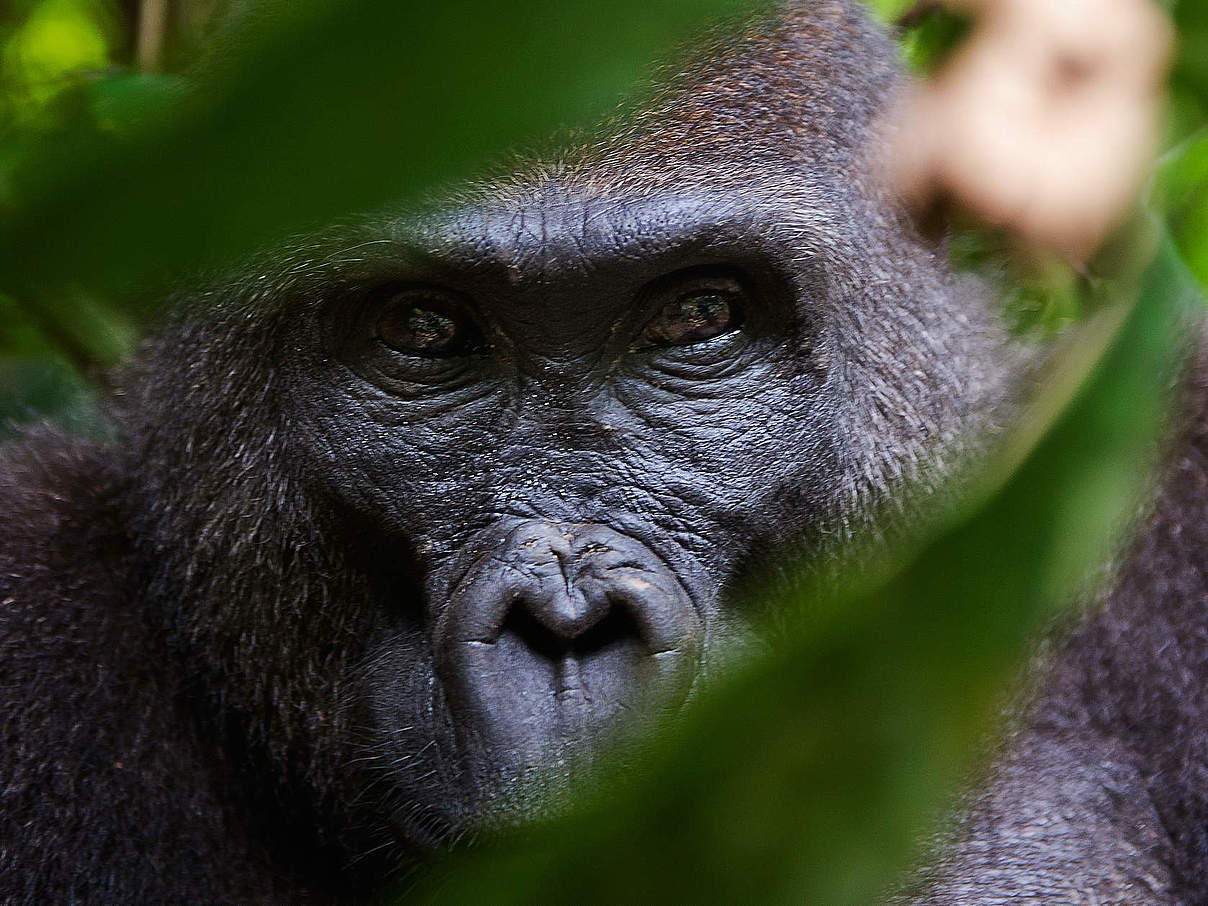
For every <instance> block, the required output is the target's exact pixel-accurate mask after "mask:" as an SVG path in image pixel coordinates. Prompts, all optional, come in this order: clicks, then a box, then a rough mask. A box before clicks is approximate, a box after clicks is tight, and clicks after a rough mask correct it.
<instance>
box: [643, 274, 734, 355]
mask: <svg viewBox="0 0 1208 906" xmlns="http://www.w3.org/2000/svg"><path fill="white" fill-rule="evenodd" d="M742 296H743V291H742V287H741V286H739V285H738V283H737V282H736V281H733V280H719V281H716V284H715V285H709V286H700V287H696V288H693V289H690V290H688V291H687V292H683V293H681V294H680V295H678V296H677V297H676V298H675V299H673V300H672V301H670V302H668V303H667V304H666V305H664V306H663V309H662V310H661V311H660V312H659V313H658V314H657V315H655V316H654V320H652V321H651V322H650V323H649V324H648V325H647V326H646V330H645V338H646V340H647V341H649V342H651V343H654V344H655V345H657V346H687V345H689V344H691V343H703V342H704V341H706V340H712V339H713V338H714V337H719V336H721V335H722V334H724V333H729V332H730V331H732V330H734V329H735V328H737V327H738V326H739V323H740V320H741V305H740V303H741V300H742Z"/></svg>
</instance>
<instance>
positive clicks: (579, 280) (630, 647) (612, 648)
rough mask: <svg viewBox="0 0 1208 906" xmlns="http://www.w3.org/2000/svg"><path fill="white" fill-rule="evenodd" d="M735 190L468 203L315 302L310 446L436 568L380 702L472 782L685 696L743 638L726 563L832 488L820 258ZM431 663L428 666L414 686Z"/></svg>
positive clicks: (490, 788)
mask: <svg viewBox="0 0 1208 906" xmlns="http://www.w3.org/2000/svg"><path fill="white" fill-rule="evenodd" d="M505 204H506V206H504V205H505ZM728 213H729V212H728V206H727V204H725V203H724V202H721V203H719V202H718V201H715V200H714V201H702V200H700V199H678V198H659V199H656V200H654V201H648V200H642V199H639V200H630V199H612V198H607V197H599V196H598V195H597V196H594V197H590V196H584V195H582V194H576V193H575V192H574V191H573V189H568V188H565V187H557V188H553V187H549V186H547V187H546V188H545V191H544V192H543V195H542V197H540V198H538V199H535V200H528V201H525V200H521V199H518V198H516V197H511V198H507V197H505V198H502V199H501V198H499V197H498V196H496V197H493V198H487V199H486V200H484V201H480V202H478V203H475V204H469V203H467V204H465V205H464V206H463V207H461V208H460V209H459V210H457V211H455V212H454V213H453V214H451V215H446V216H444V217H441V218H438V219H436V220H435V221H432V220H429V221H427V222H426V223H425V225H424V226H422V227H414V228H409V227H403V228H402V229H401V230H400V231H399V232H400V233H401V234H402V235H401V236H399V238H397V239H395V240H393V241H392V242H391V243H389V246H390V248H391V252H390V253H388V254H387V255H386V256H384V260H387V261H390V262H391V263H389V264H386V266H385V267H384V269H383V270H382V272H380V273H374V272H373V268H368V269H365V268H363V269H362V270H361V272H360V274H359V275H358V278H357V281H356V282H355V284H354V285H352V286H351V287H349V288H347V289H345V290H342V291H337V292H335V293H334V294H333V297H332V298H330V299H327V300H325V301H324V302H323V303H322V304H321V305H320V306H318V308H317V310H315V311H314V315H313V317H314V321H313V322H312V323H311V324H309V325H308V324H305V322H299V324H298V326H299V327H300V328H301V329H300V330H299V331H298V335H297V337H296V339H295V340H294V341H293V343H295V344H296V345H295V346H294V349H295V352H294V353H293V354H294V355H296V356H298V357H299V358H300V359H308V360H309V362H310V364H308V365H307V366H306V367H304V368H299V369H297V370H296V371H295V372H294V381H295V382H296V386H295V387H294V388H292V389H291V391H290V393H289V394H288V397H289V398H291V399H296V400H306V404H305V406H303V407H301V408H299V410H298V411H297V412H295V413H294V417H293V418H291V419H290V422H291V424H294V425H295V426H297V427H296V430H298V431H299V432H301V433H302V437H301V438H300V442H299V444H298V448H300V449H304V450H310V451H312V455H313V453H316V452H317V453H318V454H319V456H318V457H317V458H316V459H315V461H314V464H313V472H314V474H316V475H319V476H322V477H323V480H324V481H325V482H326V483H327V485H328V487H329V490H330V491H331V493H332V494H333V495H334V496H336V497H338V498H339V499H340V501H341V502H342V505H343V507H344V508H345V510H347V511H348V512H350V513H352V514H355V519H356V520H358V521H359V523H360V524H361V525H362V526H364V528H363V531H364V532H365V533H366V534H367V535H373V536H375V540H374V544H375V545H376V546H377V547H378V548H379V549H389V548H390V547H391V546H393V547H395V548H396V549H397V550H400V551H401V550H406V551H407V552H408V553H407V559H408V560H410V561H411V562H412V563H413V566H414V568H415V572H416V573H417V574H418V575H420V576H422V586H423V595H422V597H423V600H424V607H423V612H422V614H420V613H413V614H412V615H411V616H412V618H413V620H414V624H413V628H414V630H415V631H416V637H414V638H412V639H410V640H409V641H407V642H402V641H401V640H400V638H399V637H397V636H392V637H388V638H386V639H383V640H382V641H381V643H380V646H379V648H378V651H377V653H376V655H373V656H371V662H372V663H374V664H375V665H376V672H374V673H373V675H372V678H371V679H370V680H369V686H370V688H371V689H373V690H376V692H375V693H374V694H372V696H371V697H372V698H373V700H374V705H373V708H372V712H373V713H372V721H373V724H374V726H375V727H376V728H377V732H378V733H380V734H381V735H382V737H383V738H385V739H393V738H400V737H401V738H403V739H404V740H406V743H405V744H406V745H408V746H409V745H410V740H409V739H407V737H408V736H409V735H410V734H411V732H412V731H411V730H409V729H408V728H414V727H415V726H417V724H419V723H423V722H425V721H428V722H432V723H433V724H434V725H433V726H432V730H433V731H434V736H435V738H436V739H437V743H436V745H437V746H439V747H440V748H441V750H442V752H443V753H444V758H445V763H446V764H452V765H457V766H458V767H457V770H455V771H454V772H453V773H454V775H455V776H454V785H455V786H457V787H459V788H460V795H459V796H458V797H455V798H461V796H468V797H469V798H470V799H471V800H481V799H483V798H486V799H491V798H494V797H495V796H496V794H497V793H498V792H499V791H500V790H503V789H514V784H515V781H517V780H519V779H522V778H525V777H527V776H529V775H530V774H532V773H533V772H535V771H537V770H538V769H542V768H544V769H547V770H548V769H549V766H550V765H559V764H562V765H566V764H568V763H569V761H570V760H571V756H572V755H574V756H578V758H582V757H584V755H585V754H589V753H590V751H591V750H592V749H593V748H594V747H595V746H594V742H595V740H596V739H597V738H598V736H599V733H600V731H601V730H602V729H604V728H608V727H611V726H612V725H613V724H614V722H615V721H616V719H617V717H618V715H619V714H621V713H623V712H625V713H633V712H637V711H640V710H642V709H643V708H648V707H653V706H654V705H653V704H652V702H657V703H658V704H660V705H662V706H673V705H674V704H676V703H678V702H680V701H682V700H683V699H684V697H685V696H686V695H687V694H688V693H689V691H690V689H691V688H692V687H693V684H694V681H695V680H696V678H697V677H698V676H699V675H700V673H701V671H702V665H703V664H706V663H708V662H709V660H710V658H711V657H712V656H713V655H714V653H715V652H717V653H720V652H721V651H724V650H726V649H728V648H730V647H731V646H732V645H733V644H734V638H733V637H734V635H735V626H734V623H735V620H734V619H733V614H728V613H727V612H726V609H725V608H723V607H722V605H721V603H720V600H719V596H720V594H719V593H720V589H721V588H722V587H723V586H724V585H725V583H726V581H727V579H728V578H729V577H730V576H731V575H733V574H734V572H735V570H736V567H737V566H738V565H740V564H741V563H742V562H743V560H744V559H745V558H750V557H751V556H752V555H753V554H761V553H763V552H762V551H760V550H758V545H759V541H760V540H761V539H762V540H763V542H764V543H765V544H767V543H772V539H779V538H785V537H787V536H790V535H794V534H797V533H798V532H799V530H800V529H802V528H804V527H805V526H806V525H807V524H808V523H809V522H810V521H811V520H812V519H818V518H820V517H821V516H822V508H823V504H824V502H825V501H826V500H827V499H828V497H832V496H833V495H834V493H835V488H834V487H833V479H834V476H835V475H836V474H837V472H838V469H837V463H836V461H835V455H836V454H835V449H834V443H833V438H832V437H831V436H830V435H829V433H828V431H827V430H826V425H827V423H828V421H830V420H831V419H832V418H833V412H832V407H831V406H830V404H829V403H828V400H827V398H826V395H825V392H824V391H825V388H826V385H827V380H828V375H827V367H826V351H825V346H824V342H823V337H822V334H821V325H822V323H823V320H824V319H823V312H822V310H821V307H822V306H824V304H825V298H826V291H825V288H824V279H823V275H822V273H821V272H820V269H819V268H818V266H817V265H816V264H815V263H814V262H811V261H810V260H808V259H803V260H800V261H797V262H795V261H794V260H793V255H792V250H791V249H789V248H786V247H784V246H782V245H778V244H777V240H776V237H775V236H774V222H773V223H769V224H767V225H766V226H767V229H766V230H765V231H764V233H765V238H764V239H762V240H760V241H758V242H756V241H753V234H754V229H753V225H752V223H751V222H750V212H747V214H746V216H745V217H743V218H741V219H734V218H732V217H730V216H728ZM376 254H378V255H380V254H381V250H380V249H379V250H378V251H377V252H376ZM313 325H318V329H314V326H313ZM308 344H309V345H308ZM786 454H788V455H786ZM828 484H829V485H831V486H828ZM395 556H396V557H399V556H400V555H399V554H397V553H396V554H395ZM398 606H405V605H403V604H402V603H401V602H398ZM421 630H422V631H421ZM400 649H401V650H406V651H408V652H414V651H417V650H419V651H423V652H424V653H425V654H424V659H423V663H422V667H421V666H420V665H416V664H400V663H399V658H398V657H397V656H396V655H392V654H391V652H396V651H398V650H400ZM417 669H422V670H423V671H424V672H427V671H428V670H432V671H433V672H434V677H435V681H434V682H429V683H428V684H427V685H426V687H425V689H424V691H423V692H421V693H419V694H418V695H417V694H416V693H415V691H414V690H411V689H408V690H407V691H406V692H405V693H403V694H400V691H401V690H400V687H399V683H398V674H399V672H400V671H402V672H412V673H414V672H415V671H416V670H417ZM399 757H402V753H401V752H400V754H399ZM547 780H548V778H547ZM513 798H515V797H514V796H513ZM512 804H513V805H514V804H515V803H512ZM500 806H501V807H505V808H506V807H507V805H506V804H503V803H500Z"/></svg>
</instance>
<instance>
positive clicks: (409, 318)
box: [377, 294, 467, 356]
mask: <svg viewBox="0 0 1208 906" xmlns="http://www.w3.org/2000/svg"><path fill="white" fill-rule="evenodd" d="M466 333H467V330H466V328H465V326H464V322H463V321H462V320H461V319H459V318H458V317H457V316H456V314H455V313H453V312H450V311H448V310H446V306H445V305H444V304H443V303H442V302H441V301H440V300H438V299H427V298H419V299H416V298H414V297H413V296H412V295H411V294H403V295H401V296H398V297H396V298H395V299H393V300H392V302H391V304H389V305H388V306H387V308H386V311H385V312H384V313H383V315H382V317H381V319H380V320H379V321H378V325H377V334H378V337H379V338H380V339H381V341H382V342H383V343H385V344H386V345H387V346H389V347H390V348H391V349H394V350H397V351H399V352H407V353H411V354H413V355H428V356H446V355H455V354H457V353H459V352H461V351H463V348H464V347H465V346H466V345H467V343H466Z"/></svg>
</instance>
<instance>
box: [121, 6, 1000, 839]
mask: <svg viewBox="0 0 1208 906" xmlns="http://www.w3.org/2000/svg"><path fill="white" fill-rule="evenodd" d="M702 59H703V60H704V61H705V62H703V63H700V64H699V65H698V67H697V68H696V70H695V71H694V72H693V73H692V74H691V75H686V76H681V77H679V78H678V79H676V80H674V86H673V87H672V88H670V89H668V90H667V91H666V92H665V93H664V94H663V95H662V96H661V97H660V98H659V99H658V100H657V102H656V103H655V104H654V105H653V106H652V107H651V109H650V111H649V112H647V113H644V114H642V115H640V116H637V117H635V118H631V119H630V120H629V121H628V122H627V123H626V124H625V125H623V126H618V127H616V128H615V129H614V130H613V131H612V132H611V133H609V134H608V136H607V137H605V138H601V139H599V140H597V141H595V142H594V143H593V144H591V145H589V146H587V147H582V148H579V149H576V150H572V151H566V152H562V153H560V154H559V155H556V156H555V157H553V158H552V159H551V160H546V161H542V162H536V163H530V164H526V165H524V166H523V167H521V168H520V169H519V170H518V171H517V172H515V173H513V174H512V175H509V176H506V177H500V178H495V179H489V180H484V181H483V182H482V183H480V184H478V185H476V186H474V187H472V188H471V189H468V190H465V191H462V192H458V193H449V194H446V195H445V196H443V197H441V198H440V199H439V201H437V202H434V203H432V204H430V205H427V206H425V207H424V208H423V209H422V210H421V211H419V212H418V213H413V214H408V215H402V216H399V217H395V218H382V219H379V220H374V221H371V222H367V223H365V224H363V225H361V226H359V227H358V228H356V229H355V230H352V231H348V232H343V233H341V234H340V235H339V236H338V237H327V238H324V239H322V240H315V241H314V242H311V243H309V244H307V245H305V246H302V247H299V248H297V249H296V250H294V251H293V252H292V253H290V254H288V255H283V256H281V257H280V258H279V259H277V260H273V261H267V262H265V263H264V265H263V266H262V267H261V268H260V269H259V270H256V271H254V272H253V273H251V274H250V276H249V277H248V278H247V279H246V280H242V281H240V282H233V283H232V284H231V285H230V286H228V287H226V288H223V289H221V290H218V291H216V292H214V293H211V294H208V295H206V296H204V297H203V298H202V299H201V300H200V304H198V305H195V306H185V307H184V308H183V309H182V311H181V313H180V314H179V315H178V316H177V317H176V318H175V320H174V321H173V323H172V325H170V326H169V327H168V328H167V329H165V330H164V331H162V332H161V334H160V335H159V336H158V338H157V339H155V340H153V341H152V342H151V343H150V344H149V346H148V348H147V350H146V354H145V355H144V356H143V357H142V358H141V359H140V364H139V365H137V366H136V367H135V369H134V370H133V372H132V373H131V375H130V376H129V380H128V382H127V386H128V388H129V389H128V391H127V393H126V403H125V407H124V409H125V412H126V416H125V419H126V424H127V431H128V433H129V436H130V437H131V438H132V441H133V442H132V443H131V444H130V448H129V461H128V464H127V471H128V474H129V475H131V476H133V477H132V479H131V482H132V484H133V486H134V490H133V492H132V494H131V495H130V498H129V504H128V505H129V509H130V513H131V515H130V519H131V520H132V523H131V524H132V525H133V526H134V530H133V536H134V538H136V539H137V545H138V551H139V555H140V557H141V558H142V560H143V562H145V563H147V564H150V565H149V566H148V570H149V573H150V575H149V578H148V584H149V588H150V592H149V600H150V602H151V612H152V613H153V614H154V615H155V619H157V620H162V625H163V627H164V632H166V634H167V636H168V638H169V640H170V645H171V648H172V651H173V652H174V656H175V657H178V658H179V659H180V660H179V663H180V664H182V665H184V666H183V667H182V671H183V675H184V676H185V677H186V683H187V686H188V689H189V694H190V695H191V696H192V697H193V698H194V700H196V701H199V702H203V703H205V704H204V706H203V707H202V709H201V710H202V712H203V720H204V721H205V722H206V726H208V727H210V732H212V733H213V734H215V735H216V736H217V737H218V738H221V739H222V741H223V750H224V751H225V752H228V753H235V754H234V755H233V756H231V757H230V762H231V764H233V765H234V766H235V771H236V773H237V774H239V775H240V776H241V777H242V778H243V782H244V783H245V785H246V790H247V795H249V796H252V797H253V799H254V801H255V802H257V803H258V808H259V809H260V812H261V813H262V814H263V815H271V816H276V817H275V818H274V819H273V820H274V821H276V822H277V823H278V824H279V825H280V826H282V827H288V828H290V829H292V830H293V831H294V832H295V833H296V834H308V835H309V834H313V836H314V837H315V839H316V840H317V841H318V842H319V844H321V845H323V846H328V845H331V846H334V847H335V848H337V849H340V850H341V851H347V850H352V851H361V852H363V851H367V850H370V849H375V848H377V849H379V850H380V851H381V852H384V853H387V855H388V858H395V857H397V856H398V855H399V854H400V853H403V852H407V851H414V849H415V848H422V847H424V846H429V845H432V844H434V843H438V842H440V841H442V840H445V839H448V838H449V836H450V835H452V834H455V833H456V832H458V831H459V830H461V829H465V828H472V827H475V826H481V824H482V823H483V822H487V821H493V820H512V819H514V818H515V817H517V816H522V815H524V814H526V813H528V812H530V811H531V810H533V809H535V808H537V807H538V805H537V802H538V798H539V797H536V796H535V795H534V790H535V788H539V787H541V786H543V785H549V784H555V785H556V784H558V783H560V782H561V780H562V779H565V776H566V775H569V774H570V773H572V772H573V770H574V766H575V764H577V763H578V762H579V761H580V760H581V759H582V758H585V757H590V756H591V753H592V752H593V751H594V750H595V749H596V748H597V747H598V740H599V738H600V734H601V732H602V731H603V730H604V729H605V728H609V727H611V726H613V725H614V724H615V723H616V719H617V717H618V716H619V715H621V714H623V713H629V712H632V711H646V712H647V713H654V714H661V713H665V712H666V710H667V709H674V707H675V706H676V705H677V704H679V703H681V702H682V701H684V700H685V698H686V697H687V696H689V695H691V694H692V691H693V689H694V688H696V687H697V686H698V685H699V682H700V679H701V677H702V676H706V675H707V674H708V672H709V671H710V670H711V669H714V668H715V665H717V664H718V663H720V662H721V661H722V660H724V659H725V658H726V657H727V656H729V655H730V654H731V653H732V652H733V651H734V650H735V647H736V646H738V645H740V644H741V641H742V639H743V637H744V627H745V625H746V624H747V622H748V620H749V615H747V614H744V613H743V612H742V608H741V607H738V606H737V605H736V604H735V602H734V601H733V600H731V597H732V596H731V595H728V593H727V592H728V590H730V589H732V587H733V586H734V584H735V583H736V581H737V580H738V579H739V578H740V577H742V576H743V575H745V574H746V573H748V572H749V571H750V570H752V569H754V568H760V569H767V568H775V566H776V565H777V563H778V562H780V561H781V559H782V558H784V557H785V556H786V555H787V554H788V553H791V552H794V551H797V550H800V549H803V548H804V549H807V550H808V551H810V552H813V553H814V554H816V555H818V556H822V555H824V554H826V553H827V552H828V551H830V550H833V549H834V547H835V545H836V542H838V541H843V540H847V539H850V538H851V537H853V535H855V534H856V533H857V532H859V531H862V530H864V529H866V528H868V527H869V526H868V525H867V521H868V518H869V514H870V513H873V512H874V511H876V512H878V513H880V512H884V509H885V508H884V507H883V506H882V505H881V504H882V503H883V502H884V501H883V499H882V498H883V496H884V492H886V491H887V490H891V489H893V490H895V495H894V496H895V497H897V496H899V495H898V493H897V489H900V488H901V487H902V486H903V483H904V482H907V481H912V482H916V483H921V484H922V485H923V486H924V487H926V485H927V483H928V481H929V476H932V475H934V474H937V473H938V472H939V471H942V470H943V469H944V468H945V467H946V464H947V463H948V462H949V461H951V460H952V458H953V457H955V456H956V455H957V454H958V453H959V452H960V449H961V445H962V442H963V439H967V438H968V437H970V436H971V432H973V431H974V429H975V428H976V427H977V426H978V425H979V424H980V423H981V422H982V421H983V420H984V418H985V416H986V414H987V413H988V412H989V411H991V410H992V408H993V407H994V406H995V405H996V404H997V402H998V401H999V399H1000V398H1001V395H1002V387H1003V380H1002V377H1001V375H1002V373H1003V368H1002V367H1001V363H1002V361H1003V356H1002V348H1003V338H1002V335H1001V331H1000V328H999V326H998V325H997V323H996V322H995V320H994V318H993V316H992V315H991V314H990V313H989V312H988V311H987V310H985V309H984V308H983V306H982V305H981V303H980V300H979V298H978V294H977V293H975V292H971V291H970V287H969V286H968V285H967V284H962V283H960V282H958V281H957V280H955V279H953V278H952V277H951V276H949V275H948V274H947V272H946V270H945V268H944V265H943V262H942V260H941V259H942V255H941V254H940V253H939V252H938V251H937V250H936V249H935V248H934V247H931V246H929V245H927V244H926V243H924V242H923V241H921V240H919V239H918V238H916V237H915V235H914V234H913V232H912V231H911V229H910V228H909V227H908V226H907V225H906V224H905V223H904V221H903V220H902V219H901V218H899V217H898V216H897V215H896V214H895V213H894V211H893V206H892V205H891V204H890V203H889V202H887V200H886V199H885V198H883V197H882V196H881V195H880V194H879V192H878V190H877V189H876V188H875V185H874V182H873V180H871V179H869V178H867V177H866V176H865V169H866V168H865V167H864V165H863V161H862V158H863V155H864V153H865V149H866V147H867V145H868V140H869V138H870V137H871V136H872V135H873V134H874V132H873V129H874V125H873V124H874V118H875V115H876V113H877V111H878V109H879V108H880V107H881V106H882V105H883V103H884V101H885V100H886V98H887V96H888V93H889V92H890V91H891V89H892V86H893V83H894V75H893V67H892V64H891V62H890V59H891V54H890V51H889V48H888V44H887V42H886V41H885V39H884V38H883V37H882V36H880V35H878V34H877V33H876V32H875V31H874V30H873V29H872V28H871V27H870V26H868V25H867V24H865V22H864V20H863V18H862V17H861V16H860V15H859V14H858V13H857V12H856V11H855V10H854V9H852V8H851V5H850V4H849V3H847V2H837V0H830V2H823V0H820V2H816V3H810V4H806V5H804V8H798V7H794V8H793V11H791V12H789V13H785V14H783V15H782V16H781V17H780V18H779V19H778V20H777V21H776V22H774V23H770V24H769V23H766V22H765V23H761V24H759V25H758V26H755V27H753V28H752V30H751V31H750V33H749V34H748V35H747V36H745V37H744V38H742V39H741V40H740V41H738V42H731V43H730V46H729V47H728V49H725V50H724V51H723V50H722V49H719V48H706V49H705V53H704V54H702ZM874 528H875V527H874ZM301 828H306V829H308V830H305V831H303V830H299V829H301ZM310 829H314V830H313V831H312V830H310ZM366 837H368V838H369V842H366V839H365V838H366ZM350 841H355V842H350Z"/></svg>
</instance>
